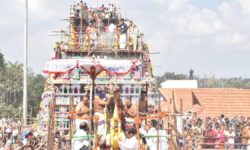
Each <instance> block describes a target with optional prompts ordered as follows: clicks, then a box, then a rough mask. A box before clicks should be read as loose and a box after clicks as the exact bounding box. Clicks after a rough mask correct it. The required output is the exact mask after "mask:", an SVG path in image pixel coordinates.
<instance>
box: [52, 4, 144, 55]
mask: <svg viewBox="0 0 250 150" xmlns="http://www.w3.org/2000/svg"><path fill="white" fill-rule="evenodd" d="M70 20H71V21H70V26H71V28H70V34H68V36H69V37H70V40H69V43H68V42H66V43H65V42H56V43H55V46H54V51H55V56H54V58H56V59H59V58H61V57H62V55H63V53H64V52H65V51H66V50H67V49H82V50H90V49H99V50H100V49H105V50H119V49H121V50H130V51H135V50H138V51H143V50H147V45H146V44H145V42H144V40H143V36H144V35H143V33H140V32H139V29H138V27H137V25H135V24H134V23H133V21H131V20H127V19H124V18H122V17H121V16H120V15H119V13H118V9H117V7H116V6H115V5H114V4H109V5H108V6H105V5H101V7H99V8H89V7H88V6H87V4H86V3H83V2H82V1H80V3H77V5H73V8H72V12H71V16H70ZM62 34H63V33H62Z"/></svg>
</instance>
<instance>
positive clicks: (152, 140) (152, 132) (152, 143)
mask: <svg viewBox="0 0 250 150" xmlns="http://www.w3.org/2000/svg"><path fill="white" fill-rule="evenodd" d="M146 136H157V130H156V129H155V128H150V129H149V130H148V133H147V135H146ZM146 139H147V144H148V147H149V149H150V150H157V137H148V138H146Z"/></svg>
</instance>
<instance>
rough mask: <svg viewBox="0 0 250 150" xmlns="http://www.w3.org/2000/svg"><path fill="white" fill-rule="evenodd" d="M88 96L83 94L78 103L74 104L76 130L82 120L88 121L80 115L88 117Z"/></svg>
mask: <svg viewBox="0 0 250 150" xmlns="http://www.w3.org/2000/svg"><path fill="white" fill-rule="evenodd" d="M89 112H90V110H89V98H88V96H86V95H85V96H84V97H83V98H82V99H81V101H80V102H79V104H77V106H76V117H77V118H76V120H75V124H76V130H79V127H80V124H81V123H82V122H88V119H81V118H80V117H89Z"/></svg>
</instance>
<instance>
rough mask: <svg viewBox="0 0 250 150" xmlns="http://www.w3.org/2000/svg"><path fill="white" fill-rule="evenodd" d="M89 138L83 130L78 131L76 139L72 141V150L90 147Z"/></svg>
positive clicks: (75, 135)
mask: <svg viewBox="0 0 250 150" xmlns="http://www.w3.org/2000/svg"><path fill="white" fill-rule="evenodd" d="M84 136H87V133H86V132H85V131H83V130H77V131H76V133H75V134H74V138H73V140H72V150H79V149H80V148H82V147H83V146H84V145H85V146H88V145H89V140H88V137H84Z"/></svg>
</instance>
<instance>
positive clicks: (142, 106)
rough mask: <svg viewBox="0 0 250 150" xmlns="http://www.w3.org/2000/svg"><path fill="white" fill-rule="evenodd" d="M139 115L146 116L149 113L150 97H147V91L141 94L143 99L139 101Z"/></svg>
mask: <svg viewBox="0 0 250 150" xmlns="http://www.w3.org/2000/svg"><path fill="white" fill-rule="evenodd" d="M138 107H139V110H138V111H139V115H140V116H146V114H147V111H148V97H147V93H146V92H145V91H143V92H142V93H141V98H140V100H139V106H138Z"/></svg>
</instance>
